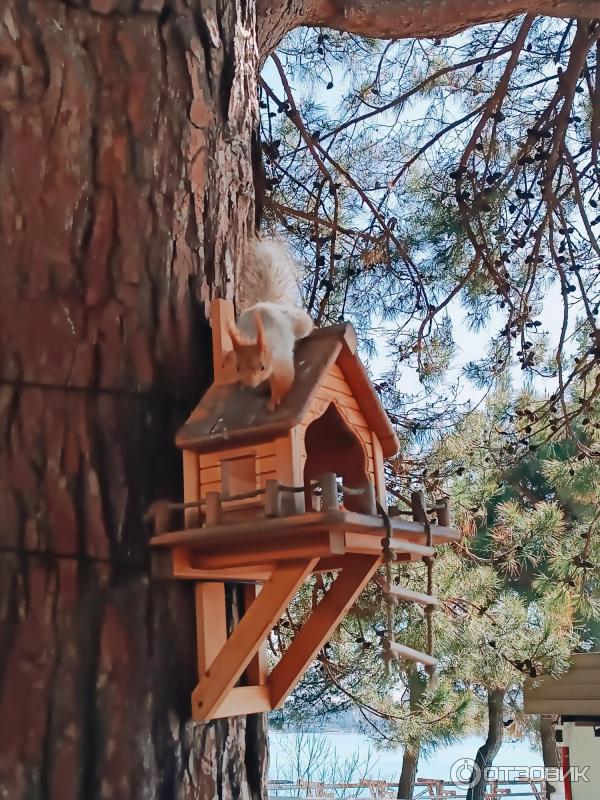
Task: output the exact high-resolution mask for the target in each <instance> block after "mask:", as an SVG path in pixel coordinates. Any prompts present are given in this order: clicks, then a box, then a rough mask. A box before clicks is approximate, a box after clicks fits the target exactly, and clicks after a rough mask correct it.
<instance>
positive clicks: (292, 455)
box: [273, 428, 304, 515]
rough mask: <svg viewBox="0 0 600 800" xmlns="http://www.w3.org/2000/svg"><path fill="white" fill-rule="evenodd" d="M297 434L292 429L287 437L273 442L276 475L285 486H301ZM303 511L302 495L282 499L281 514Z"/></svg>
mask: <svg viewBox="0 0 600 800" xmlns="http://www.w3.org/2000/svg"><path fill="white" fill-rule="evenodd" d="M298 454H299V441H298V434H297V432H296V431H295V429H294V428H292V429H291V430H290V431H289V433H288V434H287V436H281V437H279V438H278V439H276V440H275V460H276V473H277V474H276V475H274V476H273V477H275V478H277V480H278V481H279V482H280V483H283V484H284V485H286V486H302V484H303V482H304V481H303V475H302V472H301V470H300V469H299V467H300V461H299V458H298ZM303 511H304V495H303V494H300V493H298V494H296V493H286V494H285V495H284V496H283V497H282V512H283V513H284V514H291V515H293V514H301V513H302V512H303Z"/></svg>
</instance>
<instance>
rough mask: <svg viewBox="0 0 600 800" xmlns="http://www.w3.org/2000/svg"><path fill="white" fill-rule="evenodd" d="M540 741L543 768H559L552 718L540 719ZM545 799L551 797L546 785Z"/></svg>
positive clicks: (543, 717)
mask: <svg viewBox="0 0 600 800" xmlns="http://www.w3.org/2000/svg"><path fill="white" fill-rule="evenodd" d="M540 739H541V741H542V757H543V759H544V766H545V767H554V768H557V767H560V766H561V761H560V758H559V755H558V748H557V746H556V739H555V738H554V717H547V716H543V715H542V716H541V717H540ZM546 797H547V798H548V800H550V798H551V797H552V793H551V791H550V786H549V785H546Z"/></svg>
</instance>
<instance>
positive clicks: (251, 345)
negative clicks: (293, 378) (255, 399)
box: [229, 314, 273, 387]
mask: <svg viewBox="0 0 600 800" xmlns="http://www.w3.org/2000/svg"><path fill="white" fill-rule="evenodd" d="M254 319H255V322H256V339H250V338H248V337H247V336H245V335H244V334H243V333H241V332H240V331H239V330H238V329H237V328H236V326H235V325H230V326H229V335H230V337H231V343H232V345H233V354H234V356H235V365H236V370H237V377H238V380H239V381H240V382H241V383H243V384H244V386H252V387H256V386H259V385H260V384H261V383H263V381H266V380H267V378H269V377H270V376H271V372H272V371H273V362H272V358H271V353H270V351H269V347H268V345H267V341H266V338H265V330H264V328H263V324H262V320H261V318H260V314H256V316H255V317H254Z"/></svg>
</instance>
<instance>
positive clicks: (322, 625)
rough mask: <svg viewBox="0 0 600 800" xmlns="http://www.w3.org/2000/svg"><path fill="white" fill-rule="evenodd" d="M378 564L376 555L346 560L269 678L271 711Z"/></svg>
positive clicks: (301, 673)
mask: <svg viewBox="0 0 600 800" xmlns="http://www.w3.org/2000/svg"><path fill="white" fill-rule="evenodd" d="M380 563H381V558H380V557H379V556H377V557H373V556H347V557H346V559H345V563H344V568H343V569H342V571H341V573H340V574H339V575H338V577H337V578H336V580H335V581H334V582H333V584H332V586H331V587H330V589H329V591H328V592H327V594H326V595H325V597H324V598H323V599H322V600H321V602H320V603H319V605H318V606H317V608H316V609H315V610H314V611H313V613H312V614H311V615H310V617H309V618H308V619H307V621H306V622H305V623H304V625H303V626H302V628H301V629H300V631H299V632H298V633H297V634H296V636H295V638H294V640H293V642H292V643H291V645H290V646H289V648H288V649H287V650H286V652H285V653H284V655H283V657H282V658H281V660H280V661H279V663H278V664H277V665H276V666H275V668H274V669H273V671H272V672H271V675H270V676H269V688H270V693H271V705H272V707H273V708H278V707H279V706H281V705H282V703H283V702H284V700H285V698H286V697H287V696H288V694H289V693H290V692H291V691H292V690H293V688H294V687H295V686H296V684H297V683H298V681H299V680H300V678H301V677H302V675H303V674H304V672H305V671H306V670H307V669H308V667H309V666H310V664H311V662H312V660H313V658H314V657H315V655H316V654H317V652H318V651H319V650H320V648H321V647H322V646H323V644H324V643H325V642H326V641H327V639H328V638H329V637H330V636H331V634H332V632H333V631H334V630H335V628H336V627H337V625H338V623H339V622H340V620H341V619H342V618H343V617H344V615H345V614H346V612H347V611H348V609H349V608H350V606H351V605H352V603H353V602H354V600H355V599H356V598H357V597H358V595H359V594H360V592H361V591H362V590H363V588H364V587H365V585H366V584H367V583H368V582H369V580H370V578H371V576H372V575H373V573H374V572H375V570H376V569H377V567H378V566H379V564H380Z"/></svg>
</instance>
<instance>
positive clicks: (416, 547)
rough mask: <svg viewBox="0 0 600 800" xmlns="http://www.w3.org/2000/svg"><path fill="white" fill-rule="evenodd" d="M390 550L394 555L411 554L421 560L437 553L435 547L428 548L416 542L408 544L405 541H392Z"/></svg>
mask: <svg viewBox="0 0 600 800" xmlns="http://www.w3.org/2000/svg"><path fill="white" fill-rule="evenodd" d="M390 550H392V551H393V552H394V553H411V554H412V555H415V556H421V558H428V557H431V556H432V555H433V554H434V553H435V548H434V547H427V545H424V544H417V543H416V542H407V541H405V540H404V539H390Z"/></svg>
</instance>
